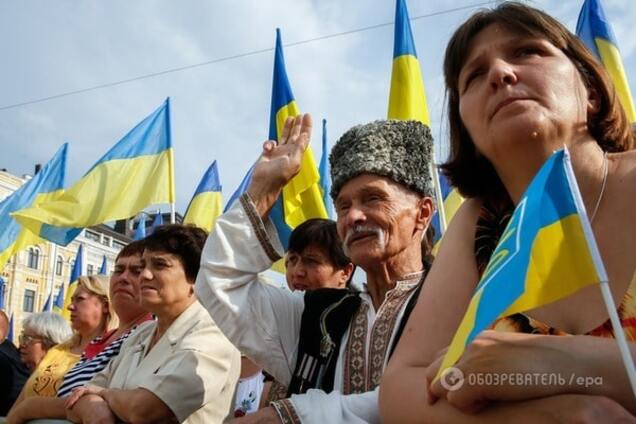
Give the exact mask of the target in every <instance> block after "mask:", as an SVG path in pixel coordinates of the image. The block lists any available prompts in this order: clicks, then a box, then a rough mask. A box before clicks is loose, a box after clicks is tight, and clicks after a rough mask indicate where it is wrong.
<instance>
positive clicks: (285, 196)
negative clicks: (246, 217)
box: [269, 29, 327, 249]
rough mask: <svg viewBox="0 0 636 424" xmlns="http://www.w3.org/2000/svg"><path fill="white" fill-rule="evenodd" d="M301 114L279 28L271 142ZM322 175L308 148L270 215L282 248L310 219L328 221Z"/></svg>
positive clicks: (308, 147) (270, 130) (277, 32)
mask: <svg viewBox="0 0 636 424" xmlns="http://www.w3.org/2000/svg"><path fill="white" fill-rule="evenodd" d="M299 114H300V110H299V109H298V105H297V104H296V100H295V99H294V95H293V94H292V91H291V85H290V84H289V79H288V78H287V70H286V69H285V58H284V56H283V44H282V41H281V36H280V29H276V50H275V56H274V77H273V82H272V105H271V109H270V119H269V139H270V140H278V139H279V138H280V136H281V133H282V130H283V126H284V125H285V121H286V120H287V118H288V117H295V116H298V115H299ZM319 182H320V174H319V173H318V167H317V166H316V161H315V160H314V154H313V152H312V150H311V147H310V146H307V150H305V154H304V155H303V159H302V162H301V165H300V171H299V172H298V174H296V176H295V177H294V178H292V179H291V181H289V182H288V183H287V184H286V185H285V187H283V193H282V195H281V196H280V197H279V199H278V201H277V202H276V204H275V205H274V207H273V208H272V211H271V212H270V215H269V216H270V219H271V220H272V222H273V223H274V226H275V227H276V230H277V232H278V236H279V238H280V241H281V243H282V244H283V247H284V248H285V249H286V248H287V245H288V244H289V236H290V235H291V231H292V229H294V228H296V227H297V226H298V225H300V224H302V223H303V222H305V221H306V220H307V219H309V218H327V210H326V209H325V204H324V202H323V199H322V194H321V192H320V185H319Z"/></svg>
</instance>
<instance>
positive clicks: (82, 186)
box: [14, 148, 174, 234]
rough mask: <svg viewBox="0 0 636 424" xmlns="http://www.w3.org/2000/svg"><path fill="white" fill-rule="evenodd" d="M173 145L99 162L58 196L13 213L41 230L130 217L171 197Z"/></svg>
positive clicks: (22, 220)
mask: <svg viewBox="0 0 636 424" xmlns="http://www.w3.org/2000/svg"><path fill="white" fill-rule="evenodd" d="M172 156H173V149H172V148H171V149H168V150H164V151H163V152H161V153H159V154H157V155H148V156H138V157H136V158H133V159H117V160H111V161H107V162H104V163H101V164H99V165H98V166H96V167H95V168H93V169H92V170H91V171H90V172H89V173H88V174H87V175H85V176H84V177H82V178H81V179H80V180H79V181H78V182H77V183H75V184H74V185H73V186H72V187H71V188H69V189H68V190H66V191H65V192H64V194H63V195H62V196H60V197H59V198H57V199H55V200H53V201H50V202H46V203H43V204H41V205H39V206H38V207H31V208H28V209H22V210H20V211H18V212H16V213H15V214H14V217H15V218H16V219H17V220H18V221H19V222H20V223H21V224H22V225H23V226H25V227H26V228H28V229H29V230H31V231H33V232H35V233H36V234H39V233H40V228H41V226H42V223H47V224H50V225H54V226H57V227H88V226H91V225H96V224H101V223H103V222H108V221H114V220H116V219H123V218H128V217H130V216H132V215H134V214H135V213H137V212H138V211H140V210H141V209H143V208H144V207H146V206H148V205H151V204H157V203H166V202H170V201H171V196H172V195H173V194H174V185H173V184H174V182H173V181H171V178H170V177H171V175H172V172H171V169H170V164H171V163H172V161H173V159H172Z"/></svg>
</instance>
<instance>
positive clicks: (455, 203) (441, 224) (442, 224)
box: [432, 174, 464, 247]
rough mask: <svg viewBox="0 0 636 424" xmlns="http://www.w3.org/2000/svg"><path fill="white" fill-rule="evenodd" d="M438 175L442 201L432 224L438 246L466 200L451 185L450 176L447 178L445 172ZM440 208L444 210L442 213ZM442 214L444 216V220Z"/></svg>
mask: <svg viewBox="0 0 636 424" xmlns="http://www.w3.org/2000/svg"><path fill="white" fill-rule="evenodd" d="M437 176H438V181H439V189H440V197H441V199H442V201H441V202H440V204H438V205H437V207H438V211H437V212H436V213H435V215H433V221H432V225H433V227H434V228H435V238H434V240H433V242H434V243H435V246H436V247H437V246H438V245H437V242H438V241H439V240H441V238H442V235H443V234H444V232H446V228H448V224H449V223H450V220H451V219H452V218H453V216H455V213H456V212H457V210H458V209H459V207H460V206H461V204H462V202H463V201H464V198H463V197H462V196H461V195H460V194H459V192H458V191H457V190H455V189H454V188H453V186H451V184H450V182H449V181H448V178H446V176H445V175H444V174H437ZM439 209H441V210H442V212H441V213H440V212H439ZM442 216H443V217H444V220H443V221H442Z"/></svg>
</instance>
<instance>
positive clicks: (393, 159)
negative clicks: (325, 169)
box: [329, 120, 433, 201]
mask: <svg viewBox="0 0 636 424" xmlns="http://www.w3.org/2000/svg"><path fill="white" fill-rule="evenodd" d="M432 155H433V137H431V130H430V129H429V128H428V127H427V126H426V125H424V124H422V123H421V122H419V121H398V120H380V121H374V122H370V123H368V124H364V125H358V126H355V127H353V128H351V129H350V130H349V131H347V132H346V133H344V135H343V136H342V137H340V140H338V142H337V143H336V145H335V146H334V147H333V149H331V154H330V155H329V164H330V165H331V181H332V185H331V198H332V199H333V200H334V201H335V200H336V197H337V196H338V193H339V192H340V189H341V188H342V186H343V185H345V184H346V183H347V181H349V180H351V179H352V178H354V177H357V176H358V175H360V174H376V175H380V176H383V177H387V178H389V179H391V180H393V181H395V182H396V183H399V184H402V185H404V186H406V187H408V188H410V189H411V190H413V191H415V192H417V193H419V194H422V195H424V196H430V197H433V182H432V180H431V174H430V170H429V166H430V165H431V161H432Z"/></svg>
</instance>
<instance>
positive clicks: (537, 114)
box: [380, 3, 636, 423]
mask: <svg viewBox="0 0 636 424" xmlns="http://www.w3.org/2000/svg"><path fill="white" fill-rule="evenodd" d="M444 72H445V77H446V84H447V89H448V93H449V109H448V111H449V121H450V123H449V126H450V129H451V145H452V147H451V156H450V159H449V162H448V163H446V164H445V165H444V171H445V172H446V174H447V175H448V176H449V177H450V180H451V182H452V183H453V185H454V186H455V187H457V188H458V189H459V191H460V193H461V194H462V195H464V197H466V198H467V201H466V202H464V204H463V205H462V207H461V208H460V210H459V211H458V213H457V215H456V216H455V218H454V219H453V221H452V223H451V225H450V227H449V229H448V231H447V233H446V234H445V236H444V240H443V243H442V245H441V247H440V250H439V254H438V255H437V257H436V260H435V263H434V264H433V268H432V270H431V271H430V273H429V275H428V277H427V279H426V282H425V284H424V287H423V290H422V293H421V294H420V298H419V301H418V304H417V306H416V308H415V310H414V312H413V314H412V315H411V318H410V320H409V324H408V325H407V328H406V330H405V332H404V336H403V337H402V339H401V340H400V343H399V346H398V348H397V350H396V353H395V355H394V357H393V358H392V361H391V363H390V364H389V367H388V369H387V371H386V372H385V374H384V377H383V380H382V384H381V387H380V408H381V411H382V415H383V418H384V419H385V420H386V421H387V422H429V423H430V422H497V421H502V422H503V421H509V420H510V419H513V418H514V419H517V420H518V419H519V417H523V418H524V419H527V420H533V421H537V420H542V421H546V420H547V421H550V420H551V421H556V422H559V421H561V420H567V419H572V418H575V419H576V418H592V419H594V417H596V415H595V414H597V413H598V414H599V415H598V417H599V418H602V419H603V420H605V421H607V420H610V421H612V420H614V419H619V418H625V419H627V420H630V419H631V418H630V417H631V416H630V413H629V412H631V413H636V400H635V399H634V395H633V393H632V391H631V388H630V385H629V381H628V379H627V375H626V372H625V369H624V367H623V363H622V360H621V358H620V355H619V351H618V347H617V344H616V342H615V341H614V340H613V339H612V338H613V333H612V330H611V326H610V325H609V323H608V313H607V310H606V309H605V305H604V302H603V299H602V297H601V293H600V290H599V288H598V286H597V285H591V286H588V287H587V288H584V289H582V290H580V291H578V292H576V293H575V294H573V295H571V296H569V297H567V298H565V299H562V300H560V301H557V302H554V303H552V304H548V305H545V306H542V307H540V308H536V309H534V310H531V311H527V312H526V313H524V314H517V315H515V316H511V317H506V318H503V319H500V320H499V321H497V322H496V323H495V324H494V329H495V330H498V331H486V332H483V333H482V334H481V335H480V337H478V338H477V339H476V340H475V341H474V342H473V343H472V344H471V345H469V346H468V347H467V349H466V351H465V353H464V355H463V357H462V358H461V359H460V360H459V362H458V363H457V364H456V366H455V367H456V368H458V369H460V370H461V371H462V372H463V373H464V376H469V375H471V374H475V375H476V374H479V373H491V374H497V375H499V376H501V375H504V374H510V373H522V374H524V375H526V374H533V373H537V374H541V375H544V374H545V375H556V374H558V375H561V376H566V377H567V378H568V379H569V377H570V376H571V375H574V376H576V377H584V378H585V377H591V378H597V380H595V381H602V384H591V385H587V386H584V385H570V384H561V385H559V384H541V381H537V382H531V383H530V384H524V385H514V384H500V385H470V384H464V385H463V386H462V387H461V388H459V389H458V390H455V391H447V390H445V389H444V388H443V387H442V385H441V384H440V383H439V382H436V383H434V384H433V383H432V381H433V377H434V376H435V375H436V373H437V370H438V368H439V365H440V360H441V358H442V357H443V354H444V351H443V349H445V348H446V347H447V346H448V345H449V344H450V342H451V340H452V337H453V335H454V334H455V331H456V330H457V327H458V325H459V323H460V321H461V319H462V318H463V315H464V313H465V311H466V308H467V306H468V303H469V302H470V299H471V297H472V294H473V292H474V289H475V287H476V284H477V282H478V281H479V279H480V275H481V273H482V272H483V270H484V268H485V266H486V264H487V263H488V260H489V258H490V255H491V254H492V252H493V250H494V247H495V246H496V244H497V241H498V239H499V237H500V235H501V232H502V230H503V228H504V227H505V223H506V220H507V218H508V217H509V214H510V212H511V211H512V209H513V205H514V204H516V202H518V201H519V200H520V198H521V196H522V194H523V192H524V191H525V189H526V188H527V186H528V184H529V183H530V181H531V180H532V178H533V177H534V175H535V174H536V172H537V171H538V170H539V168H540V167H541V165H542V164H543V163H544V162H545V160H546V159H547V158H548V157H549V156H550V155H551V154H552V152H553V151H555V150H558V149H561V148H563V146H567V148H568V149H569V151H570V153H571V159H572V165H573V169H574V172H575V175H576V178H577V181H578V185H579V188H580V191H581V194H582V197H583V202H584V204H585V207H586V209H587V214H588V216H589V218H590V221H591V223H592V229H593V231H594V235H595V237H596V241H597V244H598V246H599V249H600V252H601V256H602V258H603V261H604V264H605V267H606V269H607V271H608V275H609V281H610V287H611V291H612V294H613V297H614V301H615V302H616V304H617V305H620V306H619V309H618V313H619V316H620V318H621V320H622V323H623V328H624V330H625V333H626V335H627V338H628V341H630V343H629V344H630V348H631V351H632V355H634V354H635V353H636V347H635V346H636V345H635V344H634V341H635V340H636V328H634V319H635V318H636V278H635V277H636V275H635V272H634V271H635V269H636V255H634V251H636V221H635V220H634V219H633V218H634V216H633V211H634V209H635V208H636V153H635V152H634V151H628V150H629V149H631V148H632V146H633V142H634V139H633V135H632V132H631V128H630V124H629V122H628V121H627V119H626V117H625V114H624V112H623V110H622V107H621V106H620V104H619V100H618V98H617V97H616V94H615V91H614V88H613V86H612V85H611V83H610V82H609V78H608V76H607V75H606V74H605V72H604V71H603V69H602V68H601V67H600V65H599V64H598V63H597V62H596V61H595V59H594V58H593V57H592V56H591V54H590V53H589V52H588V51H587V49H586V48H585V47H584V46H583V44H582V43H581V42H580V41H579V40H578V39H577V38H576V37H575V36H574V35H573V34H571V33H570V32H569V31H568V30H567V29H566V28H565V27H563V25H561V24H560V23H558V22H557V21H556V20H554V19H553V18H551V17H550V16H548V15H546V14H545V13H543V12H540V11H538V10H536V9H533V8H530V7H527V6H524V5H521V4H517V3H503V4H501V5H499V6H498V7H497V8H495V9H494V10H491V11H484V12H478V13H477V14H475V15H473V16H472V17H471V18H469V20H468V21H467V22H465V23H464V24H463V25H462V26H461V27H460V28H459V29H458V30H457V31H456V32H455V34H454V35H453V37H452V39H451V41H450V43H449V45H448V48H447V50H446V58H445V64H444ZM582 311H583V312H582ZM515 333H516V334H515ZM523 333H525V334H523ZM557 334H569V335H571V336H569V337H557V336H555V335H557ZM628 411H629V412H628Z"/></svg>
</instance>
